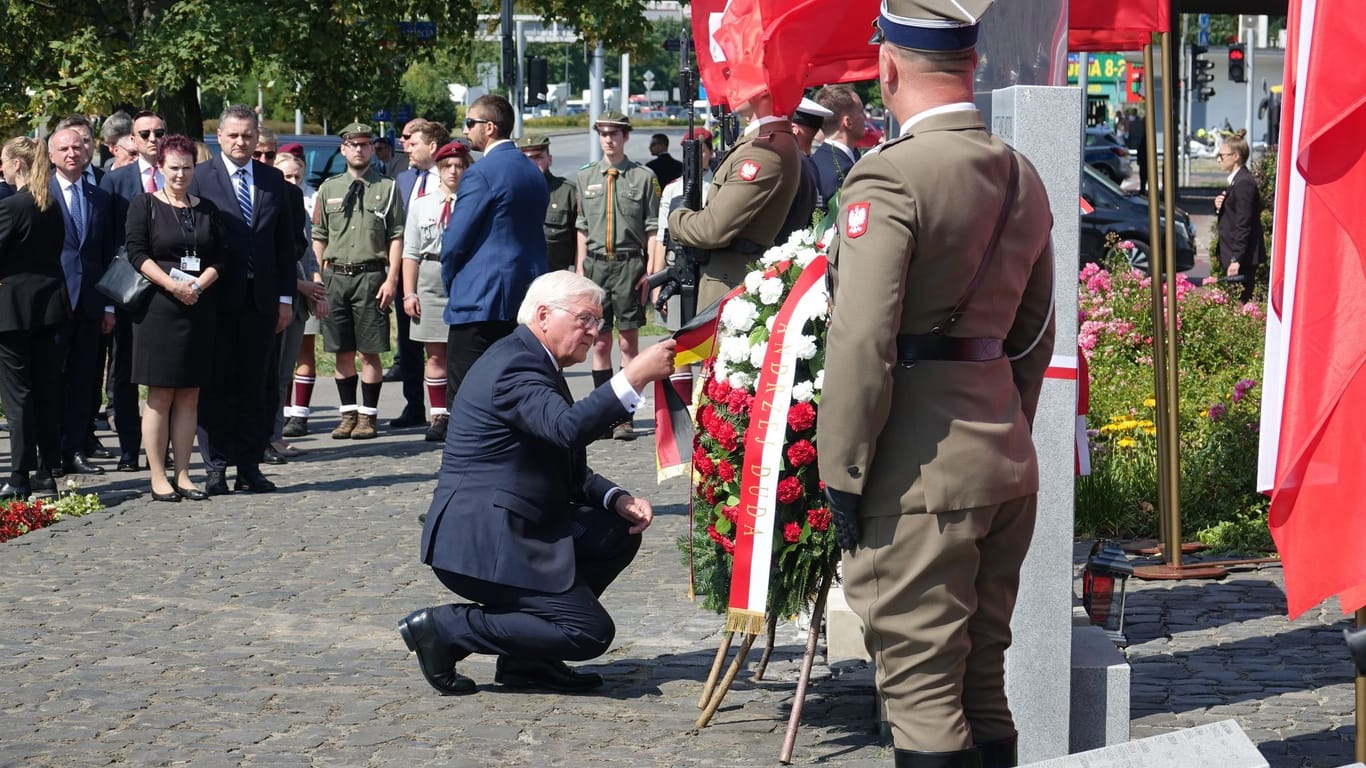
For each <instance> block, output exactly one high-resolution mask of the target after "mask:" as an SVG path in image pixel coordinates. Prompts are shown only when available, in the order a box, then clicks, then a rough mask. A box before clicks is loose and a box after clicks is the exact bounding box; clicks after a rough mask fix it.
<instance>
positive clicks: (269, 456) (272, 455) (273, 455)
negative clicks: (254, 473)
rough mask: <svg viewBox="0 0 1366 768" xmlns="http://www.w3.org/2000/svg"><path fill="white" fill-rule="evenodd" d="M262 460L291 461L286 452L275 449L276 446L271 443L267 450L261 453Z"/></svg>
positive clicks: (273, 461) (272, 462) (274, 462)
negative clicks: (286, 456)
mask: <svg viewBox="0 0 1366 768" xmlns="http://www.w3.org/2000/svg"><path fill="white" fill-rule="evenodd" d="M261 460H262V461H264V462H265V463H267V464H288V463H289V459H286V458H285V457H284V454H282V453H280V452H279V451H277V450H275V448H273V447H272V446H269V445H267V446H266V450H265V452H264V453H263V454H262V455H261Z"/></svg>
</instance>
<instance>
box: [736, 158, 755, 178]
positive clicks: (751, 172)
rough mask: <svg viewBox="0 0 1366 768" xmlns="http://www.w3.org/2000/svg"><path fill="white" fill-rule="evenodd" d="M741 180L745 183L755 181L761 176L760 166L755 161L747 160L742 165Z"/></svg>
mask: <svg viewBox="0 0 1366 768" xmlns="http://www.w3.org/2000/svg"><path fill="white" fill-rule="evenodd" d="M739 173H740V178H742V179H744V180H745V181H754V179H756V178H757V177H758V176H759V164H758V163H756V162H754V161H753V160H746V161H745V162H743V163H740V171H739Z"/></svg>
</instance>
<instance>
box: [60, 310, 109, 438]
mask: <svg viewBox="0 0 1366 768" xmlns="http://www.w3.org/2000/svg"><path fill="white" fill-rule="evenodd" d="M102 339H103V335H102V334H101V333H100V318H98V317H97V318H94V319H92V318H90V317H87V316H86V315H85V314H84V313H83V312H81V311H80V310H79V309H78V310H77V312H76V316H75V318H74V319H73V320H72V322H71V329H70V333H69V334H68V336H67V347H66V372H65V373H64V374H63V376H62V398H63V400H65V406H66V412H65V413H64V414H63V415H62V456H63V457H70V456H71V454H73V453H84V452H85V448H86V443H87V442H88V441H89V439H90V429H91V427H90V422H91V421H92V420H93V419H94V418H95V410H96V405H97V402H96V399H95V398H92V397H91V396H90V393H91V392H92V391H94V392H98V391H99V381H100V345H101V342H102Z"/></svg>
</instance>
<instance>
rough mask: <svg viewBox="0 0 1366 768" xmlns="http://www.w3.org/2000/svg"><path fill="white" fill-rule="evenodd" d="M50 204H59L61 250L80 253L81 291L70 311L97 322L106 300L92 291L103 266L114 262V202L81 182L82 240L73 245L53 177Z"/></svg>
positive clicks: (64, 204) (71, 230)
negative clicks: (63, 233)
mask: <svg viewBox="0 0 1366 768" xmlns="http://www.w3.org/2000/svg"><path fill="white" fill-rule="evenodd" d="M51 190H52V195H53V200H54V201H60V206H61V209H62V223H63V224H64V225H65V226H66V236H65V239H64V241H63V248H76V249H79V250H80V257H81V292H80V296H79V297H78V298H77V300H76V306H75V307H72V309H73V310H74V311H76V312H78V313H80V314H82V315H84V316H85V317H87V318H90V319H92V320H99V319H100V318H101V317H102V316H103V315H104V308H105V307H106V306H109V304H110V301H109V299H107V298H105V296H104V294H102V293H100V292H99V290H97V289H96V288H95V285H96V284H97V283H99V281H100V278H101V277H103V276H104V269H105V267H107V266H109V262H111V261H113V260H114V251H115V248H114V199H113V196H112V195H110V194H109V193H108V192H105V191H104V190H102V189H100V188H99V187H94V186H91V185H90V182H89V181H86V180H85V179H84V178H82V180H81V194H82V195H84V196H85V200H86V206H85V238H84V239H82V240H81V242H79V243H77V242H75V240H76V227H75V225H74V224H72V222H71V212H70V211H69V210H68V209H67V201H66V199H65V196H64V195H62V190H61V184H59V183H58V182H57V180H56V179H55V178H54V179H53V180H52V182H51Z"/></svg>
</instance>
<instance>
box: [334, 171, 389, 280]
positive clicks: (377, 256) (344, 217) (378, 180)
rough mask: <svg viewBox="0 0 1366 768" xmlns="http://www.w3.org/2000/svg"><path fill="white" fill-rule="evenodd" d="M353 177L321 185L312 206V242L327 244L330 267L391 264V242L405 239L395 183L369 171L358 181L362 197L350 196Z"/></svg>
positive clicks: (337, 177) (342, 177)
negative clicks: (333, 265) (370, 263)
mask: <svg viewBox="0 0 1366 768" xmlns="http://www.w3.org/2000/svg"><path fill="white" fill-rule="evenodd" d="M353 181H356V179H354V178H353V177H352V176H351V174H349V173H343V174H339V175H337V176H333V177H332V178H330V179H326V180H325V181H323V183H322V184H320V185H318V196H317V198H316V200H314V203H313V239H314V240H316V241H320V242H324V243H327V250H326V251H324V258H325V259H326V261H327V263H329V264H364V263H366V262H374V261H388V259H389V243H390V242H391V241H393V240H397V239H399V238H401V237H403V220H404V217H405V216H406V214H405V212H404V210H403V201H402V200H401V199H399V197H400V196H399V194H398V185H397V184H395V183H394V180H393V179H391V178H389V177H387V176H382V175H380V173H379V171H377V170H375V169H374V168H370V169H369V170H367V171H366V172H365V175H364V176H363V177H361V178H360V179H359V181H360V183H361V190H362V191H361V194H360V195H358V196H354V197H353V196H351V195H350V191H351V183H352V182H353Z"/></svg>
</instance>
